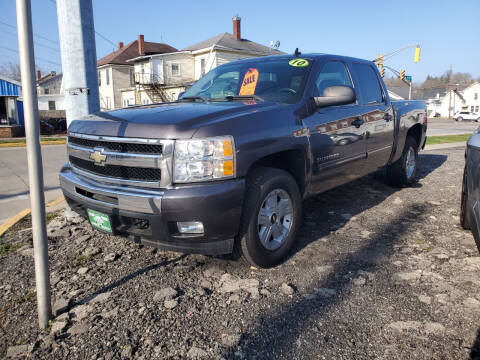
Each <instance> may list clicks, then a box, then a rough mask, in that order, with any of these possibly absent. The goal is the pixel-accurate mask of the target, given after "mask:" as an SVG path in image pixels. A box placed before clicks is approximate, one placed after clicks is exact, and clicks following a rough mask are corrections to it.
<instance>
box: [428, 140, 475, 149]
mask: <svg viewBox="0 0 480 360" xmlns="http://www.w3.org/2000/svg"><path fill="white" fill-rule="evenodd" d="M465 146H467V143H466V142H464V141H462V142H453V143H446V144H435V145H426V146H425V149H424V150H425V151H428V150H442V149H452V148H458V147H463V148H464V147H465Z"/></svg>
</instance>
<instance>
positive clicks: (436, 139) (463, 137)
mask: <svg viewBox="0 0 480 360" xmlns="http://www.w3.org/2000/svg"><path fill="white" fill-rule="evenodd" d="M470 136H472V134H459V135H445V136H429V137H428V138H427V145H438V144H447V143H452V142H466V141H467V140H468V139H469V138H470Z"/></svg>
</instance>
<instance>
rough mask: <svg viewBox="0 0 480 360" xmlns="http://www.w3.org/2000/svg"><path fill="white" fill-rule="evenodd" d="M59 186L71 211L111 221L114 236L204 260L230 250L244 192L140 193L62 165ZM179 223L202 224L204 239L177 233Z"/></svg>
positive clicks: (222, 186) (224, 188) (223, 186)
mask: <svg viewBox="0 0 480 360" xmlns="http://www.w3.org/2000/svg"><path fill="white" fill-rule="evenodd" d="M60 186H61V188H62V190H63V193H64V195H65V198H66V200H67V203H68V204H69V206H70V207H71V208H72V210H74V211H75V212H77V213H79V214H80V215H82V216H83V217H85V218H87V213H86V210H87V208H88V209H93V210H97V211H100V212H103V213H105V214H108V215H110V217H111V221H112V228H113V230H114V234H116V235H121V236H126V237H129V238H131V239H133V240H134V241H137V242H141V243H144V244H145V245H149V246H154V247H158V248H162V249H167V250H172V251H178V252H185V253H199V254H206V255H219V254H227V253H230V252H232V250H233V242H234V237H235V236H236V234H237V233H238V230H239V226H240V218H241V212H242V205H243V196H244V191H245V181H244V179H233V180H225V181H216V182H211V183H203V184H195V185H188V186H187V185H185V186H173V187H169V188H164V189H141V188H136V187H135V188H134V187H126V186H116V185H110V184H105V183H101V182H98V181H92V179H90V178H87V177H85V176H81V175H79V174H77V173H76V172H74V171H73V170H72V168H71V167H70V166H69V165H65V166H64V167H63V168H62V170H61V172H60ZM177 221H201V222H202V223H203V226H204V231H205V232H204V234H203V235H193V234H192V235H190V234H189V235H185V234H180V233H178V229H177V227H176V223H177Z"/></svg>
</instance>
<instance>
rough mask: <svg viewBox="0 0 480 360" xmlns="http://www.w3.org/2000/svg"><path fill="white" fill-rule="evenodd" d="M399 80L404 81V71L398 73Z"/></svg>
mask: <svg viewBox="0 0 480 360" xmlns="http://www.w3.org/2000/svg"><path fill="white" fill-rule="evenodd" d="M400 79H401V80H404V79H405V70H401V71H400Z"/></svg>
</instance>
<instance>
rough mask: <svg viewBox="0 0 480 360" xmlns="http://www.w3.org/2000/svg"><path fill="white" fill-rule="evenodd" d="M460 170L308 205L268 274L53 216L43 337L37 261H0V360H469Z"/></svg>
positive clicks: (446, 161) (445, 158)
mask: <svg viewBox="0 0 480 360" xmlns="http://www.w3.org/2000/svg"><path fill="white" fill-rule="evenodd" d="M463 155H464V154H463V150H458V149H452V150H443V151H436V152H424V153H422V155H421V162H422V164H421V168H420V171H419V176H420V181H419V183H418V184H417V185H416V186H414V187H412V188H405V189H395V188H391V187H389V186H387V185H385V184H384V177H385V175H384V173H383V172H379V173H376V174H373V175H371V176H368V177H366V178H363V179H360V180H358V181H355V182H353V183H350V184H347V185H345V186H343V187H341V188H338V189H335V190H332V191H329V192H327V193H325V194H322V195H319V196H316V197H313V198H311V199H308V200H306V201H305V203H304V214H305V220H304V224H303V226H302V230H301V234H300V236H299V240H298V242H297V245H296V247H295V249H294V251H292V253H291V255H290V257H289V258H288V259H287V260H286V261H285V262H284V263H283V264H282V265H280V266H278V267H276V268H274V269H269V270H259V269H256V268H250V267H247V266H244V265H241V264H239V263H236V262H232V261H228V260H225V259H219V258H212V257H206V256H199V255H182V254H176V253H172V252H164V251H158V250H155V249H152V248H147V247H143V246H139V245H137V244H135V243H132V242H129V241H127V240H125V239H122V238H117V237H112V236H108V235H105V234H103V233H100V232H97V231H93V230H92V229H91V228H90V226H89V224H88V223H87V222H85V221H82V220H81V219H80V218H77V217H74V216H72V214H69V213H67V214H65V215H66V216H63V215H62V216H59V217H58V218H56V219H54V220H53V221H52V222H51V223H50V224H49V230H48V233H49V238H50V239H49V251H50V268H51V279H52V281H51V282H52V292H53V305H54V306H53V307H54V311H55V313H56V315H57V317H56V318H55V320H54V321H53V322H52V327H51V329H50V330H49V331H48V332H44V333H42V332H39V331H38V329H37V319H36V304H35V296H34V294H35V292H34V291H35V286H34V270H33V258H32V257H31V251H29V250H28V248H23V249H19V250H17V251H15V252H10V253H8V254H5V255H0V278H1V280H2V281H1V285H0V334H1V335H0V356H1V355H5V354H7V351H8V352H9V353H10V355H12V354H14V355H15V356H21V354H28V356H30V357H31V358H69V359H85V358H94V359H95V358H103V359H114V358H115V359H117V358H118V359H120V358H144V359H148V358H155V359H185V358H192V359H194V358H205V359H221V358H222V357H223V358H225V359H254V358H256V359H294V358H295V359H316V358H318V359H322V358H324V359H332V358H346V359H352V358H357V359H371V358H380V359H392V358H394V359H397V358H398V359H406V358H408V359H416V358H418V359H425V358H445V357H448V358H468V357H469V356H472V358H474V357H475V356H477V355H478V351H479V350H478V347H479V342H480V335H479V334H478V330H479V328H480V321H479V320H478V319H480V306H479V304H480V293H479V291H478V288H479V286H480V256H479V253H478V250H477V249H476V247H475V243H474V240H473V238H472V235H471V234H470V233H469V232H467V231H464V230H462V229H461V228H460V227H459V225H458V222H459V219H458V217H459V199H460V188H461V178H462V170H463V161H464V158H463ZM29 237H31V234H30V233H29V232H28V230H26V231H23V232H20V233H18V232H17V233H14V234H9V235H8V236H7V238H6V241H8V242H12V243H15V242H21V243H28V238H29ZM475 344H476V345H475ZM19 354H20V355H19ZM476 354H477V355H476Z"/></svg>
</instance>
